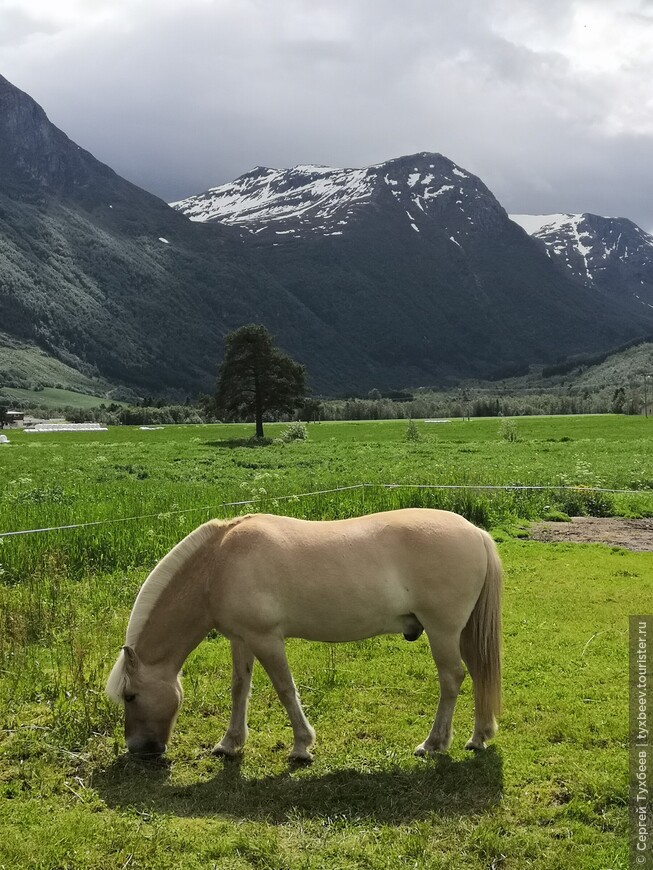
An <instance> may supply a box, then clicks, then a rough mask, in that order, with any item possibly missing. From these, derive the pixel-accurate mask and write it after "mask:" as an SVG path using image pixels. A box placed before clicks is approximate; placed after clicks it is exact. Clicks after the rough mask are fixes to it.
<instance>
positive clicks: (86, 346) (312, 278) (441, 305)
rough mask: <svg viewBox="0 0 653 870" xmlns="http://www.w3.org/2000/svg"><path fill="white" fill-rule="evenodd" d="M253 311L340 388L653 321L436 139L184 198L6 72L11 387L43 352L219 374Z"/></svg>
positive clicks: (1, 98)
mask: <svg viewBox="0 0 653 870" xmlns="http://www.w3.org/2000/svg"><path fill="white" fill-rule="evenodd" d="M189 216H190V217H191V218H193V219H192V220H189ZM248 322H257V323H264V324H265V325H266V326H267V327H268V328H269V329H270V330H271V331H272V332H273V333H274V334H275V335H276V337H277V340H278V343H279V345H280V346H281V347H282V348H283V349H284V350H286V351H287V352H288V353H290V354H291V355H293V356H294V357H295V358H296V359H298V360H299V361H301V362H303V363H304V364H305V365H306V366H307V369H308V372H309V376H310V382H311V385H312V387H313V388H314V390H315V391H316V392H321V393H331V394H333V393H336V394H343V393H344V394H351V393H353V392H363V391H367V390H369V389H371V388H372V387H378V388H381V389H388V388H397V387H411V386H418V385H424V384H440V383H447V382H452V381H455V380H457V379H459V378H462V377H472V376H490V375H497V374H500V373H502V372H504V371H505V370H506V369H510V368H514V367H517V366H522V367H523V366H525V365H527V364H528V363H533V362H539V363H550V362H554V361H556V360H558V359H559V358H560V357H564V356H567V355H570V354H575V353H592V352H596V351H603V350H606V349H607V348H609V347H612V346H615V345H618V344H621V343H623V342H624V341H627V340H629V339H631V338H634V337H636V336H639V335H641V334H645V333H650V332H651V331H653V313H649V309H648V308H646V307H645V306H640V307H639V308H637V310H635V309H633V308H632V306H627V305H625V304H624V302H623V299H620V298H618V294H617V295H615V296H609V295H608V294H605V293H604V294H597V292H596V290H595V289H594V288H593V287H589V286H586V285H585V284H583V283H582V282H580V281H578V280H575V279H573V277H570V276H567V275H566V274H564V272H563V271H562V270H561V269H560V268H558V267H557V266H556V265H554V263H552V261H551V258H550V257H549V256H548V255H547V253H546V249H545V246H543V244H542V242H541V241H539V240H536V239H532V238H530V237H529V236H528V235H527V234H526V233H524V232H523V230H522V229H521V228H520V227H518V226H517V225H516V224H515V223H514V222H512V221H511V220H510V219H509V218H508V215H507V214H506V212H505V211H504V209H503V208H502V207H501V205H500V204H499V203H498V202H497V200H496V199H495V198H494V196H493V195H492V194H491V193H490V191H489V190H488V189H487V187H486V186H485V185H484V184H483V182H482V181H481V180H480V179H478V178H476V177H475V176H474V175H472V174H471V173H469V172H467V171H466V170H464V169H462V168H460V167H458V166H456V164H454V163H452V162H451V161H450V160H448V159H447V158H446V157H443V156H442V155H439V154H428V153H422V154H417V155H413V156H409V157H402V158H398V159H395V160H390V161H387V162H385V163H382V164H379V165H377V166H372V167H368V168H366V169H358V170H356V169H353V170H332V169H328V168H325V167H312V166H303V167H296V168H295V169H293V170H270V169H262V168H258V169H255V170H253V171H252V172H250V173H247V174H246V175H244V176H241V178H240V179H237V180H236V181H235V182H233V184H231V185H223V186H222V187H220V188H215V189H213V190H212V191H209V192H208V193H207V194H205V195H203V196H202V197H199V198H198V197H192V198H190V199H189V200H185V201H183V202H182V203H177V204H176V206H175V208H171V207H170V206H169V205H168V204H166V203H164V202H163V201H162V200H160V199H159V198H157V197H155V196H153V195H151V194H149V193H147V192H146V191H144V190H141V189H140V188H138V187H136V186H135V185H133V184H131V183H130V182H128V181H126V180H125V179H122V178H120V177H119V176H118V175H117V174H116V173H115V172H113V170H112V169H110V168H109V167H108V166H106V165H104V164H102V163H101V162H99V161H98V160H96V159H95V158H94V157H93V155H91V154H89V153H88V152H87V151H85V150H84V149H82V148H80V147H79V146H78V145H76V144H75V143H74V142H72V141H71V140H70V139H69V138H68V137H67V136H66V135H65V133H63V132H62V131H60V130H58V129H57V128H56V127H55V126H54V125H53V124H51V122H50V121H49V120H48V118H47V116H46V114H45V112H44V111H43V109H42V108H41V107H39V106H38V105H37V104H36V103H35V102H34V101H33V100H32V99H31V97H29V96H28V95H27V94H25V93H23V92H22V91H20V90H19V89H17V88H16V87H14V86H13V85H11V84H10V83H9V82H8V81H7V80H6V79H4V78H2V77H0V345H2V346H3V347H5V348H6V349H7V350H6V352H5V353H3V354H0V380H2V381H3V382H4V385H5V386H7V385H9V386H11V385H12V383H14V385H17V386H18V385H20V386H23V385H24V383H22V381H24V379H25V377H26V375H25V365H27V364H28V361H29V360H34V361H38V367H39V371H40V372H46V371H52V372H54V371H57V372H60V373H61V372H65V371H66V368H65V367H66V366H69V367H72V368H73V369H74V370H76V371H79V372H80V373H82V375H83V376H84V378H85V379H90V381H91V382H93V381H95V382H96V383H97V387H98V390H100V391H105V390H106V389H107V387H108V388H109V389H110V388H111V386H112V385H116V384H117V385H125V386H127V387H129V388H132V389H133V390H135V391H146V392H147V393H149V394H152V393H157V392H163V391H167V392H170V391H173V392H176V393H177V394H180V393H181V394H183V393H186V392H188V393H191V394H196V393H197V392H198V391H211V390H212V389H213V386H214V382H215V373H216V370H217V364H218V362H219V360H220V358H221V356H222V350H223V340H224V336H225V335H226V333H227V332H230V331H231V330H233V329H235V328H237V327H239V326H241V325H243V324H244V323H248ZM16 348H20V355H21V356H20V359H21V364H20V366H18V365H16V366H13V367H12V365H11V364H10V363H8V362H7V360H11V358H12V356H13V357H15V355H16ZM43 354H46V356H47V357H48V358H51V359H52V360H53V361H58V362H59V363H63V364H64V365H63V366H61V365H59V366H57V365H54V364H53V365H52V366H48V365H46V360H45V358H44V356H43ZM35 365H36V362H35ZM62 376H63V375H62ZM35 377H36V375H35ZM18 381H21V383H20V384H18V383H16V382H18ZM0 385H1V384H0ZM64 385H65V384H64Z"/></svg>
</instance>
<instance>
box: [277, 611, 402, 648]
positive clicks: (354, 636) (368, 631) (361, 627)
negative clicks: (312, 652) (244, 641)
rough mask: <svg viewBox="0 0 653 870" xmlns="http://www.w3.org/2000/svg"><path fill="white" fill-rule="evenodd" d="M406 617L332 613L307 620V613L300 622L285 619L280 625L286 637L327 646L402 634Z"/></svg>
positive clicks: (298, 620)
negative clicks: (324, 643)
mask: <svg viewBox="0 0 653 870" xmlns="http://www.w3.org/2000/svg"><path fill="white" fill-rule="evenodd" d="M404 625H405V616H402V615H399V614H384V615H380V614H377V615H376V616H370V615H367V616H354V615H349V616H347V615H344V614H331V615H330V617H329V618H327V617H326V615H325V616H324V617H323V618H321V619H320V618H309V617H308V616H307V615H306V614H305V615H304V616H303V618H301V619H294V620H288V621H287V623H286V625H284V626H283V634H284V636H285V637H301V638H304V639H305V640H316V641H323V642H326V643H346V642H347V641H354V640H365V638H368V637H376V635H379V634H399V633H400V632H402V631H403V629H404Z"/></svg>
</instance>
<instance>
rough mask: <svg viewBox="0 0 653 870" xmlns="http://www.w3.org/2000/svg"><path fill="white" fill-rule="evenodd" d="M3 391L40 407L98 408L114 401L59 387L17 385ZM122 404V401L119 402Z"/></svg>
mask: <svg viewBox="0 0 653 870" xmlns="http://www.w3.org/2000/svg"><path fill="white" fill-rule="evenodd" d="M2 393H3V395H5V396H9V398H10V399H15V400H16V401H18V402H29V403H30V406H36V407H39V408H65V407H67V406H69V407H71V408H97V407H98V406H99V405H101V404H103V403H104V404H105V405H106V404H107V403H110V402H112V401H113V400H112V399H111V398H107V396H90V395H87V394H85V393H76V392H73V391H72V390H61V389H58V388H57V387H43V389H40V390H26V389H18V388H17V387H16V388H14V387H3V388H2ZM117 404H120V403H117Z"/></svg>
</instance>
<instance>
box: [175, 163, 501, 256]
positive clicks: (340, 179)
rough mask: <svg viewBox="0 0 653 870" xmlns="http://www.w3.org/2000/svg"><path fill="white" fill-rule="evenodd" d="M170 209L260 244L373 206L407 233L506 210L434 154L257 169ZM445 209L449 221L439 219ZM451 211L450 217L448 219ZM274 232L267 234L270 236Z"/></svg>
mask: <svg viewBox="0 0 653 870" xmlns="http://www.w3.org/2000/svg"><path fill="white" fill-rule="evenodd" d="M171 205H172V207H173V208H175V209H176V210H178V211H181V212H183V213H184V214H185V215H187V216H188V217H189V218H190V219H191V220H193V221H219V222H221V223H224V224H230V225H232V226H236V227H239V228H241V229H242V230H243V231H244V232H245V233H249V234H250V235H256V236H258V235H261V236H262V237H265V238H266V241H268V242H269V241H273V242H276V243H277V244H278V243H280V242H282V241H290V240H295V239H301V238H307V237H309V236H311V235H318V236H342V235H344V234H345V233H346V232H347V228H348V227H349V226H351V225H352V224H353V223H356V222H357V221H358V220H359V219H360V218H361V217H364V216H365V215H366V214H369V213H370V212H373V211H374V210H375V209H379V208H381V209H390V210H391V211H395V212H398V213H399V214H401V217H402V219H403V221H404V223H405V225H406V226H407V227H410V228H411V229H412V230H413V231H414V232H416V233H420V232H422V231H423V230H424V222H425V220H426V221H427V223H428V222H429V219H431V218H433V217H436V218H439V219H440V225H441V228H442V229H445V228H446V227H447V226H449V227H450V229H451V234H452V239H451V240H452V241H454V242H456V243H457V244H461V243H463V242H464V237H465V236H466V235H467V234H468V232H469V231H470V230H471V228H472V227H473V226H474V222H475V219H477V218H478V217H479V216H481V215H482V218H483V219H484V220H485V222H487V219H488V215H489V214H492V213H493V212H494V213H496V214H502V215H505V212H504V211H503V209H502V207H501V206H500V205H499V203H498V202H497V201H496V199H495V198H494V197H493V196H492V194H491V193H490V191H489V190H488V189H487V187H486V186H485V185H484V184H483V182H482V181H481V180H480V179H479V178H477V177H476V176H474V175H472V174H471V173H468V172H466V171H464V170H463V169H461V168H460V167H459V166H457V165H456V164H455V163H453V161H451V160H449V159H447V158H446V157H443V156H442V155H441V154H431V153H421V154H415V155H411V156H408V157H400V158H397V159H394V160H388V161H386V162H385V163H379V164H377V165H375V166H369V167H367V168H364V169H332V168H329V167H326V166H295V167H293V168H292V169H267V168H264V167H260V166H257V167H256V168H255V169H252V170H251V171H250V172H247V173H245V174H244V175H241V176H240V177H239V178H237V179H236V180H235V181H233V182H229V183H227V184H223V185H220V186H219V187H213V188H211V189H209V190H208V191H206V193H202V194H199V195H197V196H190V197H188V198H187V199H183V200H180V201H179V202H174V203H171ZM447 212H452V213H453V215H450V216H449V220H448V221H443V220H442V218H443V216H444V215H445V214H446V213H447ZM452 216H455V218H454V219H453V220H451V217H452ZM273 237H274V238H273Z"/></svg>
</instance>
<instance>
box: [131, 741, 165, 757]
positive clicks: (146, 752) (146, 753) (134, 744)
mask: <svg viewBox="0 0 653 870" xmlns="http://www.w3.org/2000/svg"><path fill="white" fill-rule="evenodd" d="M127 749H128V750H129V752H130V753H131V754H132V755H138V757H139V758H160V757H161V756H162V755H163V754H164V752H165V751H166V749H167V746H166V744H165V743H160V742H159V741H158V740H133V741H130V742H129V743H128V744H127Z"/></svg>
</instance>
